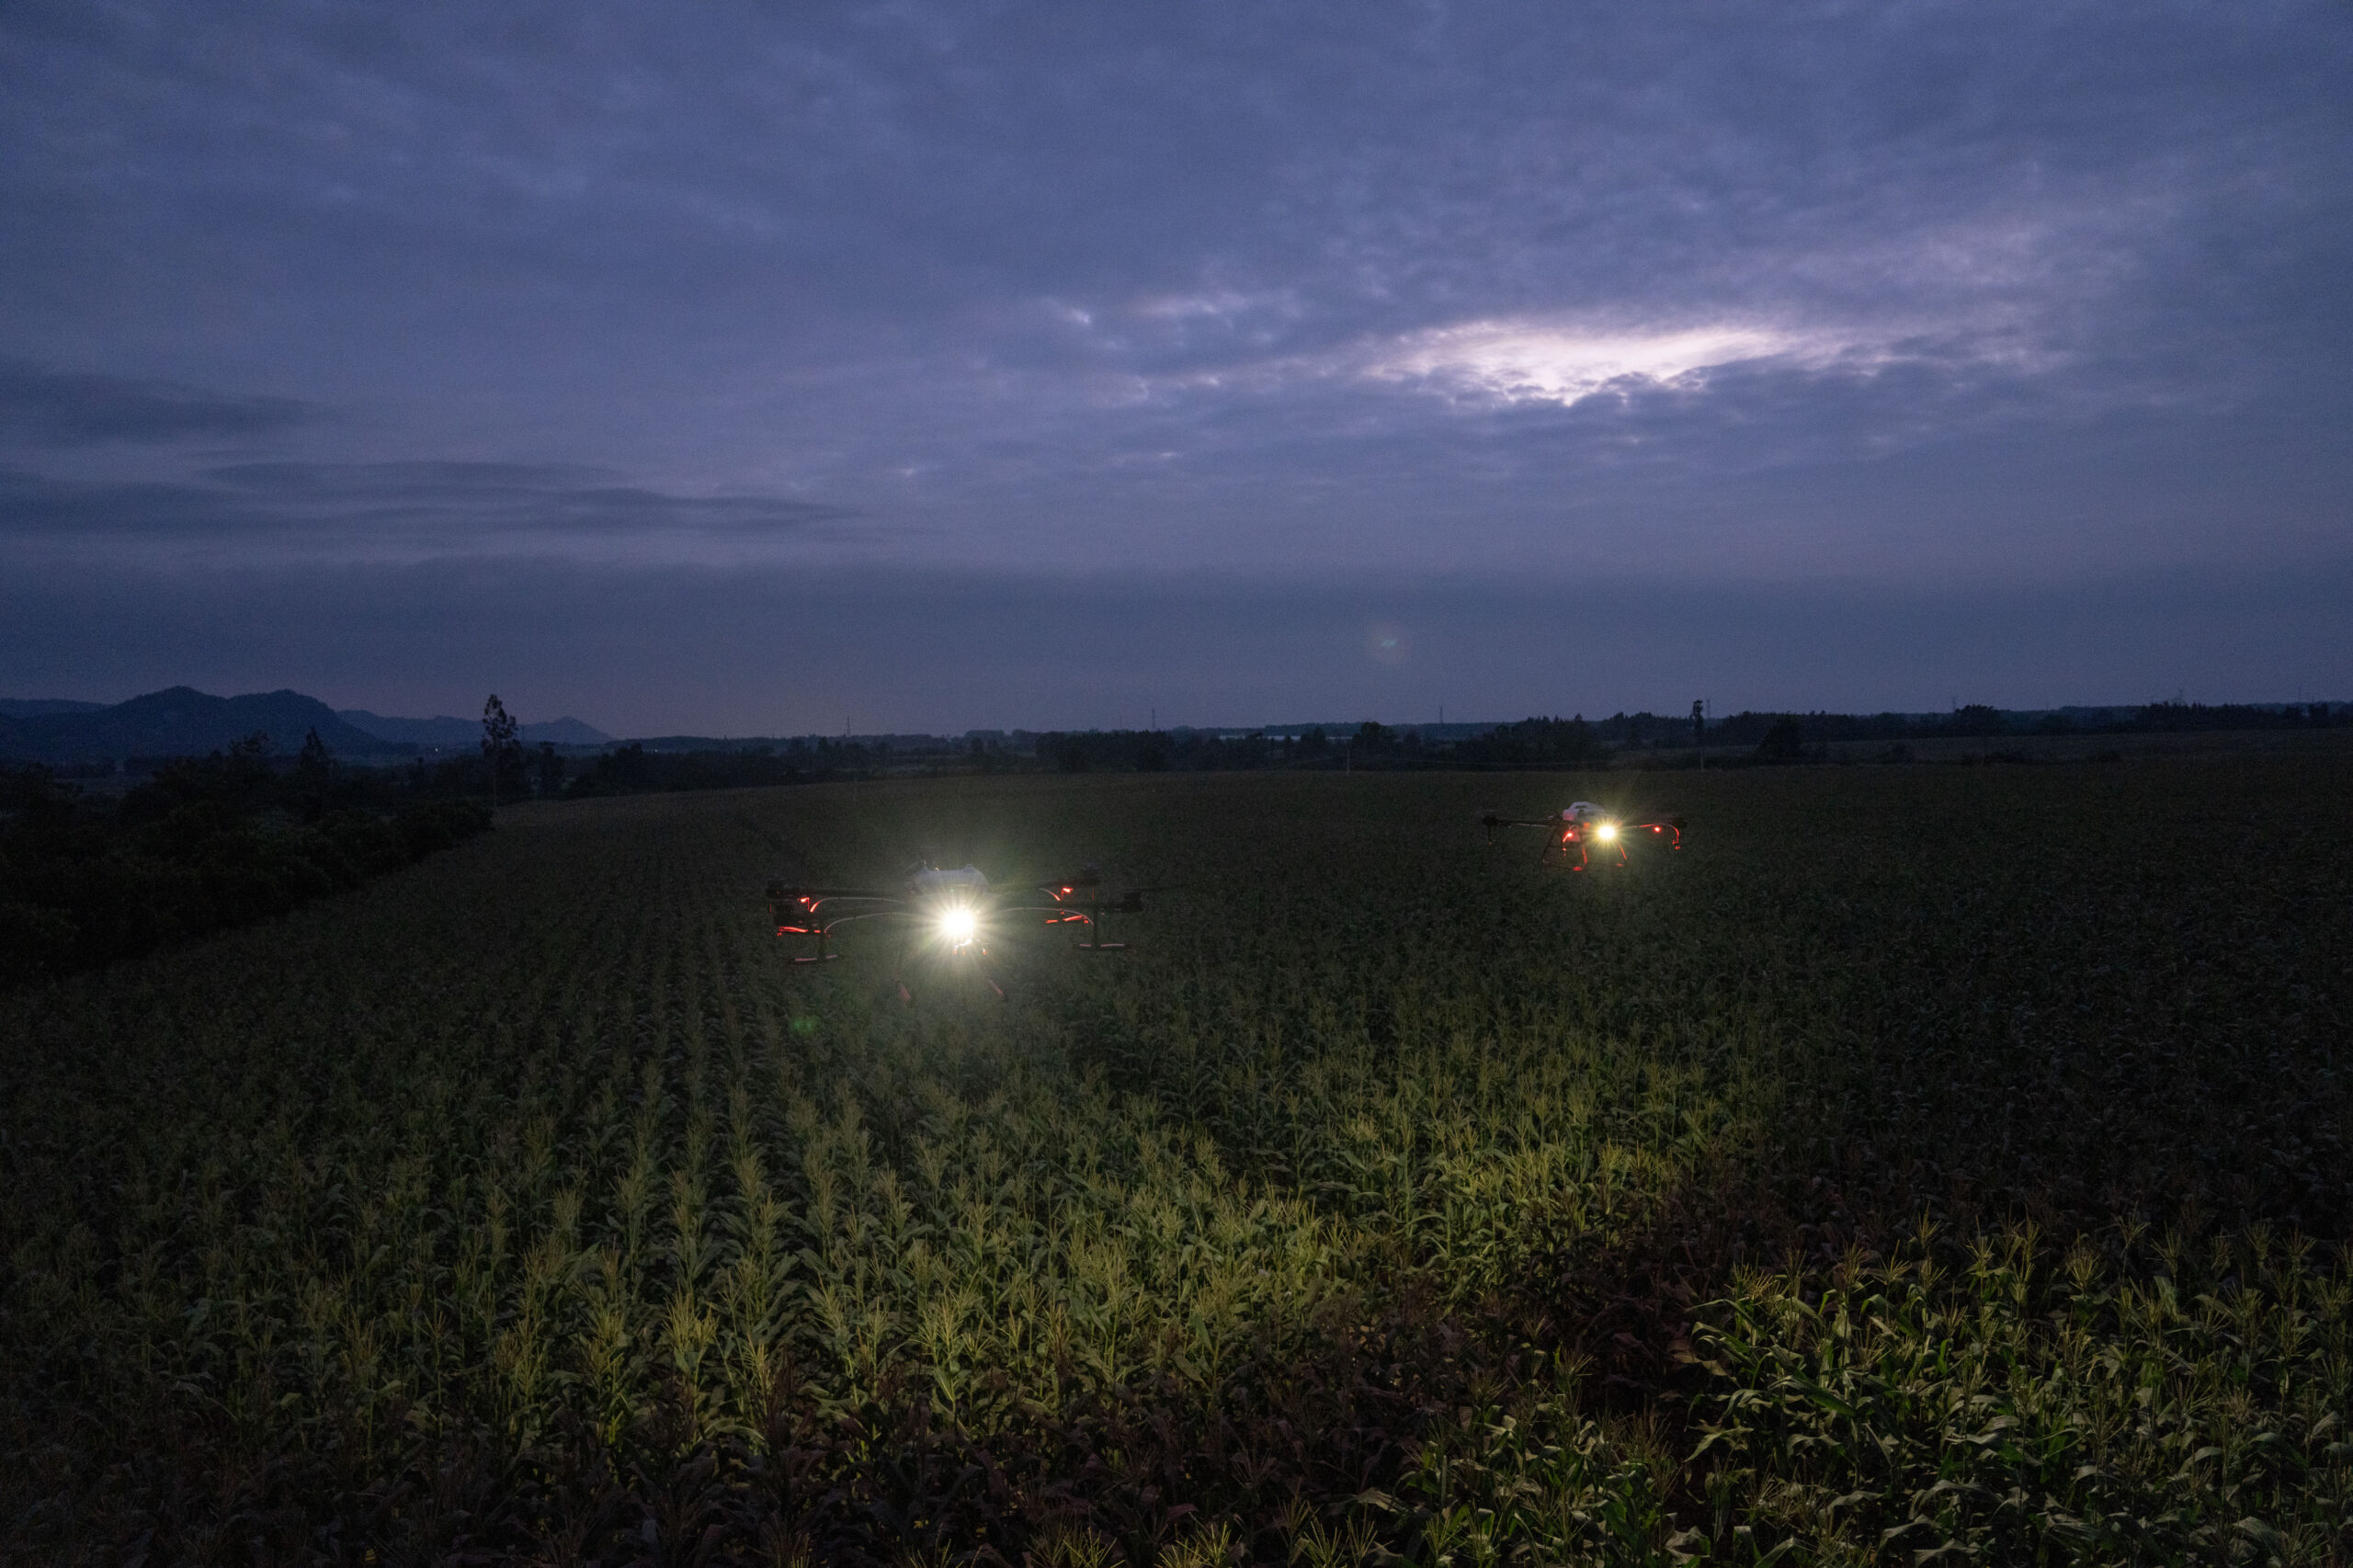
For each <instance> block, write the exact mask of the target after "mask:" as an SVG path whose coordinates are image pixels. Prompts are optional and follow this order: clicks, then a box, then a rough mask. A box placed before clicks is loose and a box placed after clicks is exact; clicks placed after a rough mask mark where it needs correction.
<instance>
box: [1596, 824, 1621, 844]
mask: <svg viewBox="0 0 2353 1568" xmlns="http://www.w3.org/2000/svg"><path fill="white" fill-rule="evenodd" d="M1593 835H1594V837H1596V838H1598V839H1599V840H1601V842H1602V843H1604V844H1607V843H1608V842H1609V841H1610V840H1611V839H1613V838H1615V837H1617V836H1618V824H1616V823H1614V822H1606V823H1603V824H1601V825H1600V826H1599V827H1597V828H1595V829H1594V830H1593Z"/></svg>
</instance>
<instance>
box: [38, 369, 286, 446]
mask: <svg viewBox="0 0 2353 1568" xmlns="http://www.w3.org/2000/svg"><path fill="white" fill-rule="evenodd" d="M318 414H319V409H318V407H317V405H315V404H313V403H305V402H303V401H301V399H298V398H290V397H256V396H251V395H239V394H235V393H230V392H208V391H206V390H204V389H202V388H199V387H190V386H183V385H181V384H180V383H178V382H176V381H146V380H141V379H138V378H134V377H128V376H101V375H92V374H88V373H84V372H76V371H69V370H57V369H46V368H44V367H41V366H39V365H32V364H27V363H24V362H23V361H20V360H12V359H0V434H6V435H11V436H15V437H19V438H24V439H29V440H31V441H34V442H37V443H40V444H43V445H48V446H57V447H79V446H91V445H96V444H98V443H101V442H108V441H119V442H127V443H142V444H155V443H162V442H171V441H186V440H191V439H212V440H219V439H223V438H237V437H256V436H273V435H277V434H279V433H281V432H283V431H287V430H290V429H292V428H294V427H295V426H298V425H302V424H306V423H308V422H309V421H311V420H313V419H314V418H316V417H317V416H318Z"/></svg>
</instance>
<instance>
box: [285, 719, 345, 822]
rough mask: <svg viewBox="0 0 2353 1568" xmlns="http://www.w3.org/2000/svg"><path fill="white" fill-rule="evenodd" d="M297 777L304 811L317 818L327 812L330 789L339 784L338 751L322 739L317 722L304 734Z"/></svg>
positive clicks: (296, 768) (295, 775)
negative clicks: (332, 750) (337, 782)
mask: <svg viewBox="0 0 2353 1568" xmlns="http://www.w3.org/2000/svg"><path fill="white" fill-rule="evenodd" d="M294 779H295V788H296V789H297V790H299V791H301V797H302V809H303V811H304V812H305V813H306V814H307V815H308V816H309V817H310V818H311V819H312V820H313V822H315V821H317V820H318V819H319V818H320V817H323V816H324V815H326V811H327V793H328V790H330V789H332V788H333V786H334V784H335V754H334V753H333V752H331V751H329V750H327V744H326V742H324V741H323V740H321V739H319V732H318V729H317V727H316V726H315V725H314V726H313V727H312V730H311V733H309V734H307V735H304V736H303V737H302V755H301V756H299V757H296V758H295V759H294Z"/></svg>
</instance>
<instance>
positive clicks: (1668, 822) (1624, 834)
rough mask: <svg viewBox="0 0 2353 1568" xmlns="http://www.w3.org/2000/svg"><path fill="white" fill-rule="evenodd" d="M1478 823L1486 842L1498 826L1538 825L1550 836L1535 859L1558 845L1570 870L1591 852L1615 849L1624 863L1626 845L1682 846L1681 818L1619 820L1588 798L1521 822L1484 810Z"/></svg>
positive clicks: (1589, 859)
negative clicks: (1553, 814) (1538, 818)
mask: <svg viewBox="0 0 2353 1568" xmlns="http://www.w3.org/2000/svg"><path fill="white" fill-rule="evenodd" d="M1479 825H1480V826H1481V827H1483V828H1485V829H1486V830H1487V842H1488V843H1490V844H1493V843H1494V842H1495V829H1497V828H1499V827H1537V828H1542V829H1543V830H1544V831H1545V832H1546V833H1547V834H1549V835H1553V836H1551V837H1548V838H1547V839H1546V840H1545V843H1544V847H1543V848H1541V849H1540V850H1538V851H1537V852H1536V863H1537V864H1538V865H1540V866H1541V865H1543V864H1544V863H1545V862H1546V861H1547V860H1548V859H1550V858H1552V851H1553V850H1554V849H1556V848H1557V849H1559V850H1560V852H1561V863H1562V865H1563V866H1565V867H1566V868H1568V869H1570V870H1572V871H1582V870H1585V869H1586V868H1588V867H1590V866H1591V865H1592V864H1593V854H1594V851H1595V850H1599V851H1600V852H1601V853H1602V854H1603V855H1604V856H1608V855H1610V854H1612V853H1615V854H1616V855H1617V857H1618V864H1620V866H1622V865H1624V864H1626V861H1627V858H1628V857H1627V854H1626V851H1627V850H1628V848H1630V847H1631V848H1632V849H1634V850H1635V851H1636V852H1637V853H1641V854H1647V853H1649V852H1650V851H1651V850H1652V849H1654V848H1665V849H1680V848H1682V847H1683V819H1682V818H1681V817H1667V818H1665V819H1663V820H1661V821H1658V822H1620V821H1619V820H1618V819H1617V818H1616V817H1614V816H1611V815H1610V814H1609V813H1608V812H1607V811H1605V810H1603V809H1602V808H1601V807H1599V806H1597V805H1595V804H1594V803H1593V802H1592V801H1573V802H1571V803H1570V805H1569V807H1568V809H1567V810H1565V811H1563V812H1562V813H1561V814H1560V815H1559V816H1558V817H1547V818H1544V819H1542V820H1541V821H1538V822H1525V821H1521V820H1519V819H1518V818H1514V817H1505V816H1498V815H1496V814H1495V812H1486V813H1485V814H1483V815H1482V816H1481V817H1480V818H1479Z"/></svg>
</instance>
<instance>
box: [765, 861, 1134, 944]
mask: <svg viewBox="0 0 2353 1568" xmlns="http://www.w3.org/2000/svg"><path fill="white" fill-rule="evenodd" d="M1149 891H1151V890H1149V889H1145V888H1131V889H1129V890H1128V891H1127V892H1125V893H1123V894H1121V895H1120V897H1118V898H1106V897H1105V896H1104V895H1103V873H1102V871H1101V870H1100V869H1097V868H1096V867H1094V866H1081V867H1080V868H1079V869H1077V870H1076V871H1074V872H1073V873H1072V874H1071V875H1069V876H1067V877H1064V878H1063V879H1062V880H1061V881H1051V882H1038V883H1035V884H1033V885H1029V886H1019V885H1017V884H1012V883H1008V884H1006V886H1005V887H1003V888H995V887H992V886H990V885H989V880H988V878H987V877H986V876H985V875H983V873H982V872H981V871H980V869H978V868H976V867H972V866H966V867H964V868H963V869H961V870H951V869H943V868H940V867H938V866H933V865H929V864H924V865H918V866H916V867H915V868H914V869H911V870H910V871H909V872H908V873H907V880H906V881H904V883H902V884H901V885H900V887H899V888H898V890H897V891H896V892H884V891H881V890H880V889H874V888H820V887H807V886H803V885H801V884H800V883H797V882H785V881H773V882H770V883H769V884H768V910H769V913H770V914H771V915H773V916H774V918H775V921H776V934H777V935H778V936H779V937H810V938H813V940H814V942H815V944H816V950H815V951H814V952H812V953H802V954H798V955H796V956H795V957H794V958H793V960H792V961H793V962H794V963H824V962H825V961H826V960H829V959H837V958H840V957H841V956H842V955H841V954H840V953H838V952H836V951H835V950H834V949H833V946H832V942H833V936H834V933H835V932H836V931H838V930H840V929H841V928H842V927H843V926H849V925H854V924H856V923H858V922H860V921H868V920H877V921H890V922H892V924H893V925H895V926H898V927H899V928H900V929H901V931H902V933H903V935H904V941H903V942H902V944H901V946H900V955H901V958H902V960H904V958H906V957H907V956H909V955H910V954H911V953H912V952H914V951H915V949H918V948H923V949H928V950H929V951H931V952H933V953H935V954H938V955H939V956H944V957H950V958H953V957H969V958H973V959H985V958H986V957H987V956H988V948H987V946H986V943H987V941H988V938H989V937H991V936H992V935H993V934H995V933H997V932H1001V931H1005V930H1007V929H1009V928H1011V927H1012V926H1017V925H1022V924H1026V923H1027V922H1028V921H1029V919H1030V918H1039V919H1041V920H1042V921H1043V923H1044V924H1045V925H1047V926H1058V927H1059V926H1077V927H1079V937H1080V939H1079V940H1078V941H1075V942H1074V943H1072V944H1071V945H1072V946H1073V947H1074V948H1076V949H1078V950H1079V951H1080V952H1083V953H1102V952H1115V951H1117V950H1119V949H1122V948H1124V947H1126V946H1127V944H1126V943H1125V942H1114V941H1111V940H1109V939H1108V931H1109V924H1110V919H1111V916H1113V915H1141V914H1142V913H1143V895H1144V894H1145V893H1146V892H1149Z"/></svg>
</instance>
